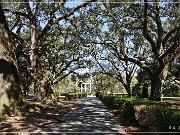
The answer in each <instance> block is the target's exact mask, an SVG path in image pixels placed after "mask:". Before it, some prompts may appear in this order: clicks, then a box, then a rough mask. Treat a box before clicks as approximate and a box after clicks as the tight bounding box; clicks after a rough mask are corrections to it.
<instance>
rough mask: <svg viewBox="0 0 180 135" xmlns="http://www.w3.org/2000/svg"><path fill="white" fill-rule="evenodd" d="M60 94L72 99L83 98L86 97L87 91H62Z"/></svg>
mask: <svg viewBox="0 0 180 135" xmlns="http://www.w3.org/2000/svg"><path fill="white" fill-rule="evenodd" d="M61 96H65V97H66V99H67V100H68V101H69V100H72V99H77V98H83V97H87V93H86V92H77V93H69V92H66V93H62V94H61Z"/></svg>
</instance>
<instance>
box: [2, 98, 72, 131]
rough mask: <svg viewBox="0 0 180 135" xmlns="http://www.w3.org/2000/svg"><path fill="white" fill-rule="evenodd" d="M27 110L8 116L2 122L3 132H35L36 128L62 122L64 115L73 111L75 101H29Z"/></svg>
mask: <svg viewBox="0 0 180 135" xmlns="http://www.w3.org/2000/svg"><path fill="white" fill-rule="evenodd" d="M29 105H30V108H28V110H27V112H26V113H25V112H23V113H22V112H21V113H20V114H19V115H18V116H11V117H8V118H7V119H6V120H4V121H1V122H0V131H1V132H33V131H35V130H38V129H41V128H46V127H51V126H53V125H54V124H56V123H58V122H60V121H61V120H62V118H63V117H64V115H65V114H66V113H67V112H69V111H71V108H72V107H73V106H74V101H59V102H57V103H55V104H54V103H48V104H41V103H40V102H32V101H31V102H29Z"/></svg>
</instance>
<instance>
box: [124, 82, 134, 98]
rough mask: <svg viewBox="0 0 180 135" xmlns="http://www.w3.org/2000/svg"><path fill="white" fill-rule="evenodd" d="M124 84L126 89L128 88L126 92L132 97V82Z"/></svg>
mask: <svg viewBox="0 0 180 135" xmlns="http://www.w3.org/2000/svg"><path fill="white" fill-rule="evenodd" d="M123 86H124V88H125V90H126V92H127V94H128V97H131V96H132V94H131V85H130V83H128V82H127V84H123Z"/></svg>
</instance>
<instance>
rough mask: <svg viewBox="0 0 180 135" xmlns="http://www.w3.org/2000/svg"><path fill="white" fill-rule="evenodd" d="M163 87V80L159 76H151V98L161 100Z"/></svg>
mask: <svg viewBox="0 0 180 135" xmlns="http://www.w3.org/2000/svg"><path fill="white" fill-rule="evenodd" d="M161 88H162V80H161V79H160V77H159V76H152V77H151V93H150V99H151V100H155V101H160V100H161V94H160V91H161Z"/></svg>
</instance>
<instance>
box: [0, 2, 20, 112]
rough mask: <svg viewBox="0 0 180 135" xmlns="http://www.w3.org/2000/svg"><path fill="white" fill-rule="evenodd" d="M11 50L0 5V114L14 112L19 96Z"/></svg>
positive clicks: (15, 68) (17, 79)
mask: <svg viewBox="0 0 180 135" xmlns="http://www.w3.org/2000/svg"><path fill="white" fill-rule="evenodd" d="M11 49H12V44H11V42H10V38H9V34H8V31H7V24H6V19H5V16H4V13H3V10H2V7H1V4H0V114H2V113H9V111H14V110H15V108H16V103H17V101H19V99H20V94H21V92H20V89H19V87H18V82H19V77H18V70H17V67H16V62H15V57H14V55H13V53H11V52H10V51H9V50H11ZM11 109H12V110H11Z"/></svg>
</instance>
